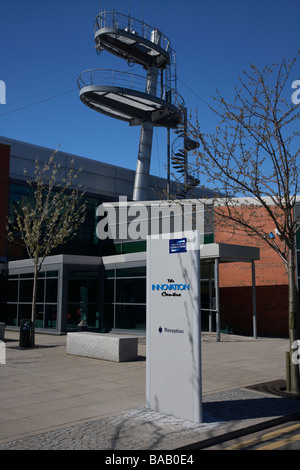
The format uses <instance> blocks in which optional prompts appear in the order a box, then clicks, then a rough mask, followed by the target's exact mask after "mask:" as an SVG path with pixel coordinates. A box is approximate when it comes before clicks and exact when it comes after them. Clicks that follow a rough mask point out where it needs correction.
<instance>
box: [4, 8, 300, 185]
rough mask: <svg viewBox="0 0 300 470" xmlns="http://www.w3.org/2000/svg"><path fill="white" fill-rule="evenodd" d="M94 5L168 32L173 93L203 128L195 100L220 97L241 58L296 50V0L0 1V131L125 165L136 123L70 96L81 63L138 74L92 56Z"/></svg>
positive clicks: (159, 155)
mask: <svg viewBox="0 0 300 470" xmlns="http://www.w3.org/2000/svg"><path fill="white" fill-rule="evenodd" d="M100 6H101V8H102V9H104V8H106V9H109V10H110V9H112V8H113V7H115V10H116V11H117V12H120V13H125V14H128V13H129V12H130V14H131V16H133V17H135V18H138V19H144V21H145V22H146V23H148V24H149V25H151V26H154V27H158V28H160V29H161V30H162V32H163V33H164V34H165V35H166V36H167V37H168V38H169V39H170V41H171V44H172V47H173V49H174V50H175V51H176V55H177V75H178V91H179V93H180V94H181V95H182V96H183V97H184V99H185V103H186V106H187V109H188V111H195V110H196V108H198V112H199V117H200V121H201V124H202V126H203V129H204V130H206V131H208V132H210V131H213V125H214V122H213V116H212V113H211V111H210V110H209V108H208V107H207V105H206V104H205V103H210V102H211V97H212V96H214V95H215V94H216V90H217V89H218V90H220V92H221V93H222V94H223V95H224V96H225V97H226V98H230V96H231V95H232V92H233V89H234V86H235V85H237V84H238V77H239V76H240V75H241V72H242V70H245V69H246V70H247V69H248V65H249V64H250V63H253V64H255V65H257V66H259V67H263V66H264V65H266V64H272V63H277V62H280V61H281V60H282V58H283V57H287V58H291V57H293V56H294V55H295V54H296V51H297V50H298V49H299V48H300V40H299V31H300V2H299V0H252V1H244V0H209V1H204V0H186V1H185V2H183V1H180V0H160V1H159V0H106V1H105V0H101V1H100V0H84V1H83V0H10V1H4V0H1V2H0V47H1V62H0V80H3V81H4V82H5V84H6V104H0V136H4V137H9V138H12V139H16V140H22V141H25V142H30V143H32V144H36V145H40V146H43V147H49V148H53V149H56V148H58V146H60V150H62V151H65V152H68V153H73V154H76V155H82V156H85V157H88V158H92V159H95V160H100V161H103V162H106V163H111V164H114V165H119V166H124V167H126V168H130V169H133V170H135V168H136V160H137V152H138V145H139V135H140V128H139V127H130V126H128V124H126V123H124V122H121V121H118V120H115V119H112V118H109V117H106V116H104V115H102V114H99V113H96V112H95V111H92V110H90V109H89V108H88V107H86V106H84V105H83V104H82V103H81V101H80V99H79V93H78V89H77V78H78V76H79V75H80V73H81V72H83V71H84V70H87V69H92V68H112V69H116V70H124V71H133V73H137V74H142V75H143V74H144V72H143V69H142V68H140V67H138V66H135V67H134V70H131V69H129V68H128V66H127V64H126V63H125V61H122V60H121V59H118V58H116V57H113V56H111V55H110V54H108V53H107V52H103V53H102V54H101V55H99V56H98V55H97V53H96V51H95V49H94V35H93V26H94V19H95V17H96V16H97V14H98V13H99V9H100ZM142 17H143V18H142ZM296 72H297V74H298V76H295V77H294V79H295V80H296V79H299V78H300V70H297V69H296ZM166 136H167V131H166V130H165V129H155V132H154V139H153V149H152V161H151V173H152V174H155V175H158V176H162V177H165V176H166V161H167V160H166V152H167V146H166ZM175 137H176V136H175V135H174V134H171V139H172V140H174V139H175Z"/></svg>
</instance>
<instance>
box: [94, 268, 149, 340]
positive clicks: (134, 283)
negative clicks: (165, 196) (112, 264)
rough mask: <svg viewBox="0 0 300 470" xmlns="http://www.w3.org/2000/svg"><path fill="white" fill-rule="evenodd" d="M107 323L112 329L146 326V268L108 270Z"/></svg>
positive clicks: (105, 286)
mask: <svg viewBox="0 0 300 470" xmlns="http://www.w3.org/2000/svg"><path fill="white" fill-rule="evenodd" d="M103 324H104V327H105V328H108V329H111V328H116V329H129V330H141V331H144V330H145V329H146V267H144V266H143V267H134V268H132V267H129V268H122V269H111V270H107V271H105V274H104V285H103Z"/></svg>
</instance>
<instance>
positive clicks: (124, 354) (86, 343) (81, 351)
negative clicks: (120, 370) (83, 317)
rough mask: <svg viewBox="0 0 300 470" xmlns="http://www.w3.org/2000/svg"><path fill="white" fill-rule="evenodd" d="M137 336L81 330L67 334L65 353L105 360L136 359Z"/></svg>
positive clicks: (121, 360) (125, 360)
mask: <svg viewBox="0 0 300 470" xmlns="http://www.w3.org/2000/svg"><path fill="white" fill-rule="evenodd" d="M137 347H138V338H137V337H135V336H126V335H124V336H122V335H113V334H102V333H90V332H88V331H81V332H78V333H68V334H67V354H71V355H74V356H83V357H92V358H95V359H104V360H106V361H114V362H127V361H134V360H136V359H137Z"/></svg>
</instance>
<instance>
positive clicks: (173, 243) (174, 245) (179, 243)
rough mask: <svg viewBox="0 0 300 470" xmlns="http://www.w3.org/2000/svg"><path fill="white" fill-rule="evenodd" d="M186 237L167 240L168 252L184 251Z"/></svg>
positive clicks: (185, 249)
mask: <svg viewBox="0 0 300 470" xmlns="http://www.w3.org/2000/svg"><path fill="white" fill-rule="evenodd" d="M186 251H187V248H186V238H179V239H173V240H169V253H186Z"/></svg>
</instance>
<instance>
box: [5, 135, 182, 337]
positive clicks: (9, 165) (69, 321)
mask: <svg viewBox="0 0 300 470" xmlns="http://www.w3.org/2000/svg"><path fill="white" fill-rule="evenodd" d="M0 142H1V143H0V165H1V168H0V180H1V181H0V200H1V204H0V207H1V213H0V272H1V294H0V295H1V297H0V302H1V313H0V321H3V322H5V324H6V326H7V327H12V328H18V327H19V324H20V320H22V319H28V318H30V315H31V299H32V286H33V264H32V261H31V260H30V259H29V258H28V255H27V253H26V250H25V248H24V246H22V245H21V244H20V245H19V244H16V243H13V244H12V243H9V242H8V240H7V237H6V218H7V215H8V214H10V215H12V213H13V210H12V207H13V203H14V202H15V201H20V200H21V199H22V196H26V195H27V196H28V185H27V183H26V181H27V180H28V179H31V178H33V174H34V168H35V159H36V158H38V159H39V161H40V162H43V161H48V159H49V157H50V155H51V154H52V152H53V151H52V150H51V149H46V148H41V147H37V146H34V145H30V144H26V143H24V142H18V141H14V140H11V139H7V138H0ZM57 158H58V159H59V160H60V162H61V164H62V168H65V169H66V170H67V169H68V168H69V167H70V162H71V160H72V159H73V158H74V160H75V163H74V165H75V169H76V168H82V171H81V173H80V183H81V184H82V186H83V187H84V188H85V191H86V193H85V199H86V200H87V211H86V220H85V223H84V224H83V225H82V226H81V227H80V230H79V233H78V234H77V236H76V237H75V238H74V239H73V240H71V241H70V242H68V243H67V244H65V245H62V246H60V247H59V248H58V249H57V250H56V251H55V252H53V254H52V255H51V256H49V257H48V258H46V259H45V261H44V263H43V266H42V270H41V272H40V274H39V280H38V298H37V312H36V322H35V323H36V328H40V329H41V331H42V330H43V331H52V332H55V333H58V334H59V333H62V332H66V331H70V330H74V329H77V326H78V323H79V322H80V320H81V310H80V307H81V302H82V297H81V295H82V290H81V288H84V289H85V295H86V301H87V323H88V327H89V329H95V330H100V329H104V330H110V329H112V328H114V329H127V330H128V329H130V330H138V331H144V330H145V327H146V240H145V237H144V238H142V239H137V240H128V239H126V237H125V238H124V236H118V238H117V239H115V240H111V239H106V240H101V239H99V237H98V236H97V233H96V230H97V224H98V222H99V217H97V215H96V212H97V208H98V207H99V206H101V205H102V204H103V203H109V204H112V203H117V202H118V201H119V196H122V198H123V200H124V199H126V198H127V199H128V201H130V200H132V192H133V186H134V178H135V172H134V171H131V170H127V169H125V168H120V167H116V166H112V165H108V164H105V163H101V162H98V161H94V160H91V159H87V158H82V157H77V156H73V155H69V154H65V153H58V154H57ZM24 169H26V171H27V175H26V176H25V175H24ZM166 184H167V181H166V180H165V179H162V178H157V177H154V176H150V179H149V185H148V200H149V201H153V202H154V201H155V200H156V201H157V203H158V206H159V204H160V203H159V195H160V194H161V193H162V192H163V191H164V190H165V189H166ZM174 185H175V183H174ZM176 187H177V185H176ZM174 189H175V186H174ZM118 205H119V204H116V207H117V206H118ZM166 230H168V228H166Z"/></svg>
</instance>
